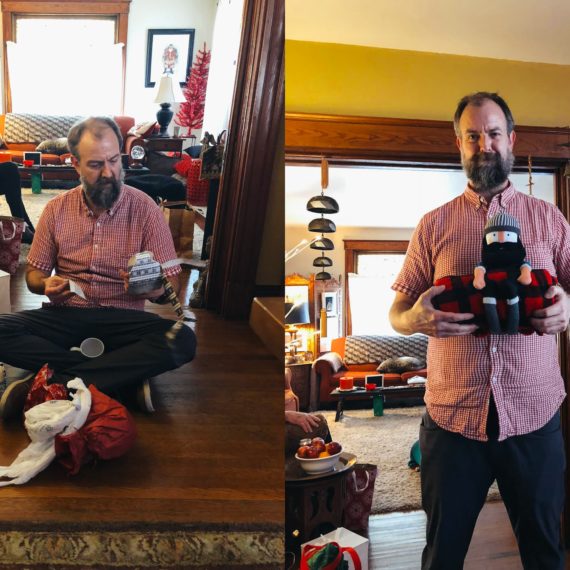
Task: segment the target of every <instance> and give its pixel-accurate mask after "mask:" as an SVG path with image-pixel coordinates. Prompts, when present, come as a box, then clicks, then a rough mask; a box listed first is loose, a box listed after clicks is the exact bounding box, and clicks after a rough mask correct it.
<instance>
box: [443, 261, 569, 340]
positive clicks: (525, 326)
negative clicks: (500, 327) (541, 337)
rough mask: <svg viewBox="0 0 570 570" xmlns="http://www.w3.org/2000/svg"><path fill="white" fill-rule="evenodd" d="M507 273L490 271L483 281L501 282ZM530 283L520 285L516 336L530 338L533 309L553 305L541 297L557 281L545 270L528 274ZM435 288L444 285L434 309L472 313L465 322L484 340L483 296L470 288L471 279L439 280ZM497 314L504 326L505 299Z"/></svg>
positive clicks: (455, 277)
mask: <svg viewBox="0 0 570 570" xmlns="http://www.w3.org/2000/svg"><path fill="white" fill-rule="evenodd" d="M506 277H507V273H506V271H489V272H488V273H487V274H485V279H490V280H493V281H497V282H498V281H503V280H504V279H506ZM531 277H532V282H531V284H530V285H519V287H518V289H519V312H520V320H519V332H520V333H522V334H527V335H528V334H532V333H533V332H536V331H535V330H534V329H533V328H532V326H531V324H530V320H529V319H530V315H531V314H532V312H533V311H535V310H536V309H541V308H543V307H548V306H550V305H552V303H553V299H545V298H544V293H545V292H546V290H547V289H548V288H549V287H551V286H552V285H556V284H557V283H558V280H557V279H556V277H553V276H552V275H550V273H549V272H548V271H547V270H546V269H533V270H532V272H531ZM434 285H445V291H444V292H443V293H440V294H439V295H437V296H435V297H434V298H433V300H432V301H433V306H434V307H435V308H436V309H439V310H441V311H448V312H452V313H473V314H474V315H475V318H473V319H471V320H469V321H465V322H466V323H469V324H470V323H475V324H477V325H478V326H479V329H477V330H476V331H475V332H474V333H473V334H474V335H475V336H483V335H486V334H489V330H488V327H487V322H486V320H485V311H484V309H483V295H482V293H481V291H479V290H478V289H475V287H473V275H459V276H449V277H442V278H441V279H438V280H437V281H436V282H435V283H434ZM497 310H498V313H499V319H500V320H501V324H504V320H505V316H506V312H507V305H506V302H505V300H504V299H497Z"/></svg>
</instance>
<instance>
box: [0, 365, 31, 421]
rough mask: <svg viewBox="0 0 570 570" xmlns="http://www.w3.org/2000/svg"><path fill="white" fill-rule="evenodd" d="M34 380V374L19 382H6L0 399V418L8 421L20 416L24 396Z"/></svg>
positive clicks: (24, 401) (24, 400) (24, 399)
mask: <svg viewBox="0 0 570 570" xmlns="http://www.w3.org/2000/svg"><path fill="white" fill-rule="evenodd" d="M34 378H35V374H33V373H30V374H28V375H27V376H25V377H24V378H21V379H20V380H13V381H12V382H10V381H8V385H7V386H6V389H5V390H4V393H3V394H2V397H1V398H0V418H2V419H3V420H9V419H12V418H16V417H18V415H21V414H22V411H23V410H24V404H25V403H26V396H27V395H28V392H29V391H30V387H31V386H32V382H33V381H34Z"/></svg>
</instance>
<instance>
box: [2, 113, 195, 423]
mask: <svg viewBox="0 0 570 570" xmlns="http://www.w3.org/2000/svg"><path fill="white" fill-rule="evenodd" d="M68 144H69V148H70V151H71V153H72V161H73V164H74V166H75V169H76V170H77V172H78V174H79V177H80V181H81V185H80V186H78V187H76V188H74V189H73V190H69V191H67V192H64V193H62V194H60V195H58V196H57V197H55V198H53V199H52V200H50V201H49V202H48V204H47V205H46V207H45V209H44V211H43V212H42V216H41V218H40V221H39V223H38V226H37V229H36V234H35V237H34V242H33V244H32V247H31V249H30V253H29V255H28V259H27V262H28V265H27V268H26V282H27V285H28V288H29V289H30V291H32V292H33V293H36V294H38V295H45V296H46V297H47V298H48V299H49V302H48V303H44V305H43V307H42V308H40V309H35V310H29V311H22V312H20V313H15V314H11V315H2V316H0V361H1V362H4V363H7V364H9V365H11V366H13V367H17V368H19V369H23V370H24V371H30V372H31V374H25V375H23V377H20V378H18V379H11V378H8V382H7V383H6V385H5V386H4V387H3V388H4V391H3V393H2V394H1V397H0V416H1V417H2V418H3V419H9V418H12V417H15V416H18V415H21V412H22V408H23V405H24V401H25V397H26V394H27V392H28V389H29V386H30V384H31V381H32V380H33V377H34V373H35V372H37V371H38V370H39V369H40V368H41V367H42V366H43V365H44V364H45V363H48V364H49V366H50V368H51V369H53V370H54V371H55V374H54V376H53V377H52V379H51V382H60V383H66V382H67V381H68V380H70V379H72V378H75V377H79V378H81V379H82V380H83V381H84V382H85V384H86V385H88V384H94V385H95V386H96V387H97V388H99V389H100V390H101V391H103V392H106V393H107V394H110V395H112V396H116V397H117V396H119V397H122V398H126V399H128V395H129V393H130V392H133V394H134V393H136V396H137V402H138V404H139V407H140V408H141V409H143V410H144V411H153V410H154V405H153V403H152V397H151V392H150V382H149V379H150V377H152V376H156V375H158V374H161V373H162V372H165V371H167V370H172V369H174V368H177V367H179V366H181V365H182V364H184V363H185V362H189V361H190V360H192V358H193V357H194V353H195V349H196V339H195V335H194V332H193V331H192V330H191V329H190V328H188V327H182V328H181V329H180V330H179V331H178V333H177V334H176V335H175V336H174V338H172V336H173V335H171V334H167V333H169V331H170V329H171V328H172V326H173V325H174V323H175V322H174V321H171V320H168V319H163V318H161V317H159V316H157V315H155V314H151V313H146V312H145V311H144V303H145V300H146V299H148V300H150V301H153V302H157V303H166V302H168V295H167V294H166V293H165V291H164V289H163V288H162V287H161V288H160V289H157V290H154V291H151V292H149V293H145V294H142V295H133V294H131V293H129V292H128V290H127V284H128V273H127V266H128V262H129V259H130V258H131V257H132V256H133V255H135V254H137V253H140V252H143V251H150V252H152V253H153V255H154V259H155V260H156V261H158V262H159V263H160V264H161V265H162V264H168V262H172V261H173V260H175V259H176V252H175V250H174V245H173V242H172V236H171V234H170V231H169V228H168V226H167V224H166V222H165V221H164V217H163V215H162V212H161V210H160V208H159V207H158V206H157V205H156V204H155V203H154V202H153V201H152V199H151V198H150V197H148V196H147V195H146V194H144V193H143V192H141V191H140V190H137V189H135V188H132V187H130V186H127V185H125V184H123V171H122V165H121V151H120V149H121V146H122V137H121V133H120V130H119V128H118V126H117V124H116V123H115V122H114V121H113V120H112V119H110V118H108V117H91V118H88V119H85V120H82V121H80V122H78V123H76V124H75V125H74V126H73V127H72V128H71V129H70V131H69V135H68ZM180 271H181V268H180V266H179V265H177V264H176V263H174V264H173V263H170V264H168V267H167V268H166V269H164V275H165V276H166V277H167V279H168V280H169V282H170V284H171V285H172V287H173V289H174V291H175V292H178V290H179V287H180V285H179V280H178V274H179V273H180ZM90 337H96V338H99V339H100V340H101V341H102V342H103V344H104V346H105V352H104V353H103V354H102V355H100V356H98V357H97V358H88V357H86V356H84V355H83V354H82V353H81V352H78V351H70V348H72V347H74V346H79V345H80V344H81V342H82V341H83V340H84V339H86V338H90ZM133 400H134V398H133Z"/></svg>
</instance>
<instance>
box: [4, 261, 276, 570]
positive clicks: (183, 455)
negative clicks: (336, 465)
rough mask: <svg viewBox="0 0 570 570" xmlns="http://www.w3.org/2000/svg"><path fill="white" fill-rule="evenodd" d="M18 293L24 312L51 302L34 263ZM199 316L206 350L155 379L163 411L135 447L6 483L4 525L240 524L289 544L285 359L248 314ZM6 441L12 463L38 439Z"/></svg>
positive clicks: (201, 347)
mask: <svg viewBox="0 0 570 570" xmlns="http://www.w3.org/2000/svg"><path fill="white" fill-rule="evenodd" d="M188 294H189V290H186V291H184V292H183V295H182V300H183V302H184V301H187V299H188ZM11 296H12V310H14V311H15V310H19V309H23V308H34V307H38V306H39V305H40V303H41V300H42V298H41V297H39V296H37V295H32V294H30V293H29V292H27V289H26V288H25V285H24V279H23V268H20V269H19V272H18V274H17V275H16V276H14V277H12V281H11ZM150 310H157V311H158V312H159V313H162V314H163V315H164V316H172V315H173V313H172V312H171V311H170V309H168V308H161V307H159V308H156V309H155V308H154V307H153V306H152V305H150ZM191 315H192V316H193V317H194V318H195V319H196V322H195V323H192V325H191V326H192V327H193V328H194V330H195V332H196V335H197V339H198V351H197V356H196V358H195V360H194V361H193V362H191V363H189V364H187V365H185V366H183V367H182V368H180V369H179V370H176V371H172V372H168V373H166V374H164V375H163V376H161V377H160V378H159V379H158V381H156V382H155V384H154V386H155V388H156V390H155V393H156V395H157V400H158V408H159V409H158V412H157V413H155V414H151V415H145V414H143V413H141V412H137V411H134V412H133V416H134V418H135V420H136V425H137V429H138V438H137V441H136V444H135V446H134V448H133V449H132V450H131V451H129V453H128V454H127V455H125V456H124V457H121V458H119V459H116V460H112V461H107V462H105V461H102V462H99V463H98V464H96V465H94V466H87V467H84V468H83V469H82V470H81V471H80V473H79V474H78V475H77V476H74V477H69V476H67V475H66V474H65V472H64V471H63V469H62V468H61V467H60V466H59V465H58V464H57V463H53V464H52V465H50V466H49V467H48V468H47V469H46V470H45V471H44V472H42V473H40V474H39V475H37V476H36V477H35V478H34V479H32V480H31V481H30V482H29V483H27V484H26V485H23V486H20V487H6V488H2V489H0V528H2V530H3V531H6V530H14V529H34V528H35V529H43V528H45V529H49V528H51V529H54V528H55V529H61V530H66V529H67V530H69V529H81V528H89V529H98V528H115V529H129V530H131V529H137V528H147V529H152V530H157V531H161V530H167V529H179V530H181V529H201V530H205V531H208V530H217V531H224V529H233V530H236V529H237V530H238V531H240V530H243V531H244V532H245V531H248V532H258V533H261V534H263V533H269V535H268V536H270V538H271V539H272V540H273V541H274V546H275V545H277V548H281V544H280V542H281V537H282V532H283V516H284V515H283V512H284V490H283V423H282V420H281V418H282V416H283V401H282V386H283V380H282V373H283V372H282V367H281V365H280V363H279V362H278V361H277V359H276V358H275V357H273V356H271V354H270V353H269V352H268V350H267V349H266V348H265V347H264V346H263V345H262V343H261V342H260V341H259V340H258V338H257V337H256V336H255V334H254V333H253V332H252V331H251V330H250V328H249V325H248V323H247V322H235V321H226V320H223V319H221V318H220V317H218V316H217V315H215V314H213V313H211V312H207V311H203V310H195V311H193V313H191ZM0 442H1V444H0V464H2V465H6V464H9V463H11V462H12V460H13V459H14V458H15V456H16V455H17V453H18V452H19V451H20V450H21V449H23V448H24V447H25V446H26V445H27V444H28V438H27V434H26V431H25V429H24V427H23V425H22V423H21V422H16V423H9V424H4V425H1V424H0ZM0 534H1V533H0ZM1 562H2V560H1V559H0V563H1ZM233 563H234V564H235V563H239V560H237V561H236V560H234V561H233ZM228 567H229V564H228Z"/></svg>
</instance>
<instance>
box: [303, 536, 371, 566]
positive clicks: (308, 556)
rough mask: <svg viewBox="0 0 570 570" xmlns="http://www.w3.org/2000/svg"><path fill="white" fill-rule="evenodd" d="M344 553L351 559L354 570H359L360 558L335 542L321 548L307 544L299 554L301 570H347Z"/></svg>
mask: <svg viewBox="0 0 570 570" xmlns="http://www.w3.org/2000/svg"><path fill="white" fill-rule="evenodd" d="M344 552H346V553H347V554H348V555H349V556H350V558H351V559H352V563H353V565H354V568H355V570H361V569H362V565H361V564H360V557H359V556H358V554H357V552H356V550H354V548H352V547H350V546H347V547H342V546H340V544H338V543H337V542H329V543H327V544H323V545H321V546H314V545H312V544H309V545H307V546H305V547H304V548H303V552H302V553H301V566H300V569H301V570H348V562H347V561H346V560H345V559H344V556H343V553H344Z"/></svg>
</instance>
